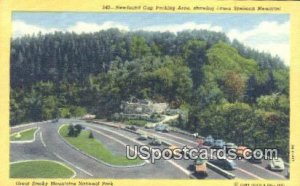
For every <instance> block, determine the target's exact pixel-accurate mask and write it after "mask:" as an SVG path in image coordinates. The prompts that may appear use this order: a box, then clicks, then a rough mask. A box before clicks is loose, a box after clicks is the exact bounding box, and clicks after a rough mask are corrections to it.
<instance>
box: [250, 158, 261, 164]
mask: <svg viewBox="0 0 300 186" xmlns="http://www.w3.org/2000/svg"><path fill="white" fill-rule="evenodd" d="M248 161H249V162H250V163H262V159H261V158H255V157H254V156H252V157H251V158H250V159H248Z"/></svg>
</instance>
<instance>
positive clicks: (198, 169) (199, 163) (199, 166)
mask: <svg viewBox="0 0 300 186" xmlns="http://www.w3.org/2000/svg"><path fill="white" fill-rule="evenodd" d="M206 162H207V160H204V159H201V158H198V159H196V160H195V161H194V167H195V173H196V174H202V175H204V176H207V167H206Z"/></svg>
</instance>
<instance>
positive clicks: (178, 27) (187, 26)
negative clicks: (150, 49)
mask: <svg viewBox="0 0 300 186" xmlns="http://www.w3.org/2000/svg"><path fill="white" fill-rule="evenodd" d="M141 30H144V31H153V32H172V33H177V32H181V31H184V30H211V31H215V32H221V31H222V30H223V29H222V27H220V26H213V25H211V24H197V23H194V22H186V23H183V24H169V25H153V26H148V27H144V28H142V29H141Z"/></svg>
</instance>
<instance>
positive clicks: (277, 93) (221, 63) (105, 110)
mask: <svg viewBox="0 0 300 186" xmlns="http://www.w3.org/2000/svg"><path fill="white" fill-rule="evenodd" d="M10 83H11V102H10V104H11V115H10V123H11V125H16V124H19V123H24V122H29V121H39V120H47V119H52V118H57V117H77V116H81V115H83V114H85V113H87V112H88V113H93V114H96V115H97V116H98V117H110V116H112V115H113V114H114V113H117V112H119V111H120V110H119V109H120V103H121V101H123V100H128V99H129V98H130V97H131V96H135V97H137V98H141V99H145V98H147V99H151V100H153V101H155V102H168V103H169V104H170V105H171V107H172V108H181V109H182V110H185V111H186V112H185V113H187V114H186V115H185V116H181V117H180V120H179V122H177V123H176V124H175V125H176V126H178V127H180V128H183V129H186V130H190V131H198V132H199V133H200V134H211V135H213V136H216V137H220V138H223V139H225V140H228V141H232V142H235V143H237V144H247V145H248V146H251V147H273V148H279V149H280V153H281V154H282V156H284V157H285V158H287V157H288V146H289V145H288V144H289V140H288V139H289V68H288V67H287V66H285V65H284V63H283V62H282V61H281V60H280V59H279V58H278V57H273V56H271V55H270V54H267V53H262V52H258V51H256V50H255V49H251V48H249V47H247V46H244V45H243V44H242V43H239V42H238V41H230V40H229V39H228V38H227V36H226V35H225V34H223V33H217V32H211V31H205V30H202V31H189V32H188V31H186V32H180V33H177V34H172V33H167V32H164V33H159V32H121V31H119V30H117V29H110V30H106V31H100V32H96V33H89V34H75V33H61V32H56V33H54V34H46V35H42V34H38V35H35V36H24V37H21V38H15V39H13V40H12V45H11V82H10Z"/></svg>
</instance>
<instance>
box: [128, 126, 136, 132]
mask: <svg viewBox="0 0 300 186" xmlns="http://www.w3.org/2000/svg"><path fill="white" fill-rule="evenodd" d="M126 128H127V129H129V130H132V131H137V129H138V128H137V127H136V126H134V125H131V126H126Z"/></svg>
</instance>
